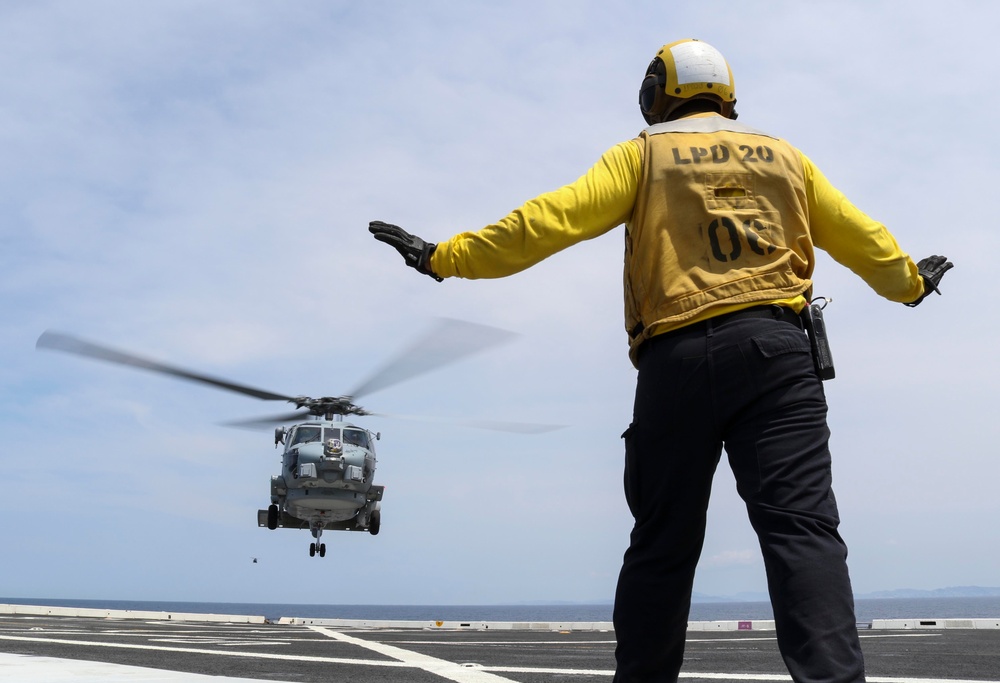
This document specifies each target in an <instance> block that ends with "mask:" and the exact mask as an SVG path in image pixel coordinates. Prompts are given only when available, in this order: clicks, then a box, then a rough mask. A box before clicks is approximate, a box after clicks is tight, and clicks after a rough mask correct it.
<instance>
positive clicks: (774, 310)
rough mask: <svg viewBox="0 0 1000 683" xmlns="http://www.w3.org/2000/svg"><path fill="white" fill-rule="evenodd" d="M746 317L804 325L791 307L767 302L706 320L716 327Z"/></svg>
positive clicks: (797, 325) (799, 326)
mask: <svg viewBox="0 0 1000 683" xmlns="http://www.w3.org/2000/svg"><path fill="white" fill-rule="evenodd" d="M744 318H771V319H772V320H783V321H785V322H786V323H791V324H793V325H795V326H796V327H798V328H801V327H802V319H801V318H799V314H798V313H796V312H795V311H793V310H792V309H790V308H787V307H785V306H778V305H777V304H766V305H764V306H753V307H751V308H742V309H740V310H738V311H733V312H732V313H723V314H722V315H717V316H715V317H714V318H709V319H708V320H707V321H706V322H709V323H711V325H712V326H713V327H714V326H716V325H721V324H722V323H725V322H729V321H730V320H742V319H744ZM682 329H683V328H682Z"/></svg>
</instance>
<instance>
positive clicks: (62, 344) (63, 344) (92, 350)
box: [35, 330, 295, 402]
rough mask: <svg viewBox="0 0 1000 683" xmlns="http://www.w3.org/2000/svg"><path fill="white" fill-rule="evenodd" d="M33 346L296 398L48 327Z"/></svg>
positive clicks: (257, 394)
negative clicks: (113, 347) (204, 373)
mask: <svg viewBox="0 0 1000 683" xmlns="http://www.w3.org/2000/svg"><path fill="white" fill-rule="evenodd" d="M35 348H36V349H51V350H54V351H63V352H65V353H72V354H76V355H77V356H84V357H87V358H94V359H96V360H103V361H106V362H108V363H116V364H118V365H125V366H128V367H133V368H139V369H141V370H149V371H151V372H158V373H160V374H164V375H171V376H173V377H179V378H181V379H186V380H189V381H192V382H199V383H201V384H208V385H210V386H214V387H217V388H219V389H225V390H226V391H233V392H236V393H238V394H245V395H247V396H253V397H254V398H259V399H263V400H265V401H292V402H294V401H295V399H293V398H292V397H291V396H284V395H282V394H275V393H272V392H270V391H264V390H263V389H256V388H254V387H249V386H246V385H244V384H236V383H234V382H230V381H228V380H224V379H219V378H217V377H211V376H209V375H202V374H199V373H196V372H191V371H190V370H185V369H183V368H178V367H176V366H173V365H167V364H165V363H160V362H158V361H154V360H150V359H148V358H142V357H141V356H136V355H134V354H131V353H125V352H124V351H117V350H115V349H111V348H108V347H106V346H102V345H100V344H94V343H93V342H88V341H84V340H83V339H80V338H78V337H74V336H72V335H69V334H63V333H61V332H52V331H48V330H47V331H45V332H43V333H42V335H41V336H40V337H39V338H38V341H37V342H36V343H35Z"/></svg>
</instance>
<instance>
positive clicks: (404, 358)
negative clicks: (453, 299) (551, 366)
mask: <svg viewBox="0 0 1000 683" xmlns="http://www.w3.org/2000/svg"><path fill="white" fill-rule="evenodd" d="M516 336H517V335H516V334H515V333H514V332H508V331H507V330H501V329H500V328H498V327H490V326H489V325H480V324H478V323H471V322H467V321H464V320H456V319H453V318H440V319H439V320H438V322H437V324H436V325H435V326H434V327H433V328H431V329H430V330H429V331H428V332H427V334H425V335H424V336H423V337H420V338H419V339H417V340H416V341H415V342H414V343H412V344H411V345H410V346H409V347H407V348H406V349H404V350H403V351H401V352H400V353H399V354H398V355H397V356H396V357H395V358H393V359H391V360H390V361H388V362H387V363H386V364H385V365H383V366H382V367H381V368H379V369H378V370H377V371H375V372H374V373H373V374H372V375H371V376H370V377H369V378H368V379H366V380H365V381H363V382H362V383H361V384H360V385H359V386H358V387H356V388H355V389H354V391H352V392H350V393H349V394H348V396H349V397H351V399H357V398H361V397H362V396H367V395H368V394H372V393H374V392H376V391H380V390H381V389H385V388H386V387H390V386H392V385H394V384H399V383H400V382H404V381H406V380H408V379H412V378H413V377H416V376H417V375H422V374H424V373H427V372H430V371H432V370H437V369H438V368H442V367H444V366H446V365H450V364H452V363H455V362H457V361H459V360H461V359H463V358H466V357H468V356H471V355H473V354H476V353H479V352H481V351H485V350H486V349H488V348H491V347H493V346H499V345H501V344H504V343H506V342H508V341H510V340H511V339H513V338H514V337H516Z"/></svg>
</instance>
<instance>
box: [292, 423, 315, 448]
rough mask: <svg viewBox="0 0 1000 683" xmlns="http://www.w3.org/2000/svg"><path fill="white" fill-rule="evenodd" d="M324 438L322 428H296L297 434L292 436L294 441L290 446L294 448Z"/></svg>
mask: <svg viewBox="0 0 1000 683" xmlns="http://www.w3.org/2000/svg"><path fill="white" fill-rule="evenodd" d="M321 436H322V428H320V427H312V426H308V425H307V426H302V427H296V428H295V434H293V435H292V440H291V442H289V445H290V446H294V445H295V444H299V443H309V442H310V441H319V440H320V437H321Z"/></svg>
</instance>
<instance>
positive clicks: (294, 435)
mask: <svg viewBox="0 0 1000 683" xmlns="http://www.w3.org/2000/svg"><path fill="white" fill-rule="evenodd" d="M512 336H513V333H510V332H507V331H505V330H500V329H498V328H494V327H489V326H486V325H480V324H477V323H470V322H466V321H461V320H454V319H447V318H445V319H441V320H439V322H438V324H437V325H436V326H435V327H433V328H432V329H431V330H430V331H429V332H428V333H427V334H425V335H424V336H423V337H421V338H419V339H417V340H416V341H415V342H413V343H412V344H411V345H410V346H409V347H408V348H407V349H404V350H403V351H402V352H400V353H399V354H398V355H397V356H396V357H394V358H393V359H391V360H390V361H389V362H387V363H386V364H385V365H383V366H382V367H381V368H380V369H379V370H377V371H376V372H374V373H373V374H371V375H370V376H369V377H368V378H367V379H366V380H364V381H363V382H361V383H360V384H358V385H357V386H356V387H355V388H354V389H353V390H352V391H351V392H349V393H347V394H345V395H343V396H324V397H320V398H311V397H309V396H287V395H284V394H278V393H274V392H271V391H266V390H263V389H257V388H254V387H251V386H247V385H244V384H238V383H235V382H231V381H229V380H226V379H221V378H218V377H213V376H211V375H206V374H202V373H199V372H193V371H191V370H187V369H184V368H180V367H177V366H174V365H169V364H166V363H162V362H159V361H155V360H150V359H148V358H145V357H142V356H138V355H136V354H133V353H131V352H125V351H120V350H116V349H112V348H110V347H107V346H104V345H102V344H97V343H94V342H91V341H85V340H83V339H80V338H79V337H76V336H73V335H70V334H65V333H61V332H55V331H51V330H49V331H46V332H44V333H42V335H41V336H40V337H39V338H38V341H37V342H36V344H35V348H36V349H48V350H54V351H62V352H65V353H70V354H74V355H78V356H83V357H86V358H91V359H96V360H102V361H106V362H109V363H115V364H118V365H124V366H128V367H133V368H138V369H142V370H147V371H150V372H155V373H159V374H165V375H169V376H173V377H176V378H179V379H184V380H187V381H191V382H196V383H200V384H205V385H209V386H213V387H216V388H218V389H223V390H226V391H230V392H235V393H239V394H243V395H246V396H251V397H254V398H258V399H261V400H266V401H285V402H287V403H290V404H292V405H294V406H295V410H294V411H293V412H290V413H284V414H280V415H271V416H267V417H260V418H253V419H250V420H239V421H234V422H226V423H223V424H225V425H227V426H233V427H245V428H260V427H265V426H274V447H275V448H277V447H279V446H283V451H282V459H281V472H280V473H279V474H276V475H273V476H272V477H271V486H270V505H268V507H267V508H265V509H260V510H258V511H257V525H258V526H259V527H266V528H268V529H270V530H275V529H279V528H284V529H308V530H309V531H310V533H311V534H312V537H313V539H314V540H313V541H312V542H311V543H310V544H309V556H310V557H314V556H316V555H319V556H320V557H325V556H326V544H325V543H323V542H322V540H321V538H322V535H323V532H324V531H326V530H343V531H362V532H364V531H367V532H368V533H369V534H371V535H373V536H375V535H377V534H378V533H379V530H380V529H381V525H382V497H383V494H384V493H385V486H383V485H379V484H375V483H374V477H375V469H376V465H377V462H378V460H377V458H376V455H375V442H376V441H378V440H379V439H381V433H379V432H372V431H369V430H368V429H365V428H364V427H361V426H359V425H356V424H354V423H353V422H348V421H346V420H345V418H346V417H350V416H357V417H364V416H373V415H374V416H379V417H397V418H404V419H432V418H412V417H409V418H406V417H405V416H396V415H386V414H383V413H373V412H370V411H368V410H366V409H365V408H362V407H361V406H359V405H358V404H357V403H355V400H356V399H359V398H361V397H363V396H367V395H368V394H371V393H373V392H375V391H378V390H381V389H384V388H386V387H389V386H392V385H394V384H397V383H399V382H403V381H405V380H408V379H410V378H412V377H414V376H417V375H419V374H423V373H425V372H430V371H431V370H435V369H438V368H440V367H443V366H445V365H448V364H450V363H453V362H455V361H457V360H460V359H461V358H464V357H466V356H469V355H472V354H474V353H477V352H480V351H483V350H485V349H487V348H489V347H491V346H495V345H497V344H500V343H503V342H505V341H507V340H508V339H510V338H511V337H512ZM452 422H456V423H458V424H463V425H465V426H469V427H475V428H481V429H491V430H499V431H507V432H516V433H524V434H539V433H543V432H547V431H551V430H554V429H559V428H560V425H545V424H535V423H521V422H497V421H470V420H463V421H452ZM286 423H294V424H292V425H291V426H285V425H286ZM275 425H277V426H275Z"/></svg>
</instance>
